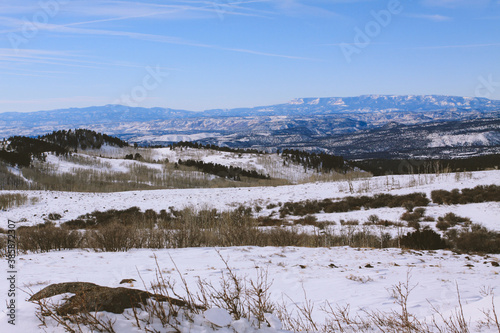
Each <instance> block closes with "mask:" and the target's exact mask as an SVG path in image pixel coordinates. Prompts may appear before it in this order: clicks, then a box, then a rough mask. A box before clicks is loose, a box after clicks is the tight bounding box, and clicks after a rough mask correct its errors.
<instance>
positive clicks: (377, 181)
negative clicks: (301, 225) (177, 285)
mask: <svg viewBox="0 0 500 333" xmlns="http://www.w3.org/2000/svg"><path fill="white" fill-rule="evenodd" d="M491 184H496V185H500V171H499V170H493V171H482V172H473V173H467V174H465V175H463V174H459V177H457V175H456V174H440V175H400V176H381V177H373V178H366V179H360V180H354V181H352V183H351V184H349V183H348V182H347V181H338V182H325V183H308V184H300V185H290V186H276V187H250V188H212V189H172V190H153V191H130V192H118V193H75V192H54V191H0V193H27V194H28V195H29V196H30V197H36V198H38V201H37V203H36V204H34V205H26V206H22V207H14V208H10V209H9V210H7V211H3V212H0V227H2V228H6V224H7V220H8V219H11V220H13V221H20V222H21V223H20V224H19V225H34V224H38V223H43V222H44V219H45V218H47V216H48V215H49V214H50V213H57V214H60V215H61V216H62V219H61V220H60V221H59V222H64V221H68V220H71V219H75V218H77V217H78V216H80V215H83V214H86V213H91V212H93V211H96V210H97V211H105V210H109V209H127V208H130V207H133V206H137V207H139V208H141V209H142V210H143V211H144V210H146V209H153V210H155V211H160V210H161V209H168V208H169V207H174V208H175V209H181V208H184V207H194V208H197V209H201V208H216V209H218V210H222V211H225V210H231V209H234V208H236V207H238V206H239V205H246V206H250V207H255V206H257V205H258V206H260V207H261V208H262V211H260V212H259V213H258V214H259V215H262V216H266V215H270V214H272V213H273V212H277V210H278V208H279V207H276V208H274V209H272V210H271V209H266V206H267V205H268V204H278V203H279V202H282V203H284V202H288V201H294V202H295V201H303V200H308V199H310V200H322V199H337V198H343V197H346V196H358V195H373V194H377V193H390V194H394V195H396V194H408V193H414V192H424V193H426V194H427V196H428V197H429V198H430V193H431V191H433V190H437V189H446V190H451V189H454V188H458V189H462V188H472V187H475V186H477V185H491ZM350 185H352V188H353V193H351V191H350V190H349V188H350ZM426 208H427V213H426V215H428V216H431V217H435V218H436V217H438V216H443V215H445V214H446V213H449V212H454V213H455V214H458V215H460V216H463V217H468V218H470V219H471V221H472V222H473V223H479V224H482V225H484V226H485V227H487V228H489V229H492V230H500V219H499V218H498V216H500V202H487V203H479V204H467V205H452V206H447V205H440V206H437V205H434V204H432V203H431V204H430V205H429V207H426ZM403 212H404V209H403V208H380V209H371V210H362V211H354V212H349V213H334V214H317V218H318V220H319V221H333V222H336V223H338V222H339V221H340V219H344V220H350V219H357V220H359V221H360V222H365V221H366V219H367V218H368V216H370V215H372V214H376V215H378V216H379V218H381V219H387V220H390V221H398V219H399V217H400V216H401V214H402V213H403ZM275 214H276V213H275Z"/></svg>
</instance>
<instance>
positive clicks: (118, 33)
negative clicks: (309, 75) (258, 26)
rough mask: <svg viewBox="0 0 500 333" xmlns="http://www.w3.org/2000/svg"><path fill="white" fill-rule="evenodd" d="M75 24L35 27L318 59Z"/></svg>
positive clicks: (260, 54) (293, 57) (254, 53)
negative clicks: (89, 27)
mask: <svg viewBox="0 0 500 333" xmlns="http://www.w3.org/2000/svg"><path fill="white" fill-rule="evenodd" d="M75 25H76V24H71V25H69V24H65V25H60V24H40V25H38V26H37V28H38V29H39V30H43V31H51V32H58V33H67V34H79V35H100V36H117V37H127V38H132V39H139V40H144V41H150V42H157V43H167V44H177V45H186V46H193V47H199V48H210V49H217V50H223V51H231V52H238V53H247V54H253V55H259V56H267V57H276V58H285V59H294V60H312V61H317V60H318V59H313V58H307V57H300V56H294V55H286V54H277V53H270V52H264V51H260V50H251V49H245V48H234V47H224V46H219V45H213V44H205V43H199V42H195V41H189V40H185V39H182V38H179V37H172V36H165V35H155V34H146V33H139V32H131V31H116V30H103V29H87V28H75V27H74V26H75Z"/></svg>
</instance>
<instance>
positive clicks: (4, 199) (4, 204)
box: [0, 193, 29, 210]
mask: <svg viewBox="0 0 500 333" xmlns="http://www.w3.org/2000/svg"><path fill="white" fill-rule="evenodd" d="M28 202H29V200H28V195H27V194H24V193H5V194H0V210H7V209H9V208H12V207H19V206H24V205H26V204H27V203H28Z"/></svg>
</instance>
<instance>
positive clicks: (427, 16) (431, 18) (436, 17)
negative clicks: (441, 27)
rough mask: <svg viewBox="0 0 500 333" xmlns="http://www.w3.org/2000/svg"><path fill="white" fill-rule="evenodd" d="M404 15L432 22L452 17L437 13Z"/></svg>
mask: <svg viewBox="0 0 500 333" xmlns="http://www.w3.org/2000/svg"><path fill="white" fill-rule="evenodd" d="M403 16H405V17H410V18H416V19H422V20H426V21H432V22H449V21H452V20H453V19H452V18H451V17H449V16H444V15H439V14H403Z"/></svg>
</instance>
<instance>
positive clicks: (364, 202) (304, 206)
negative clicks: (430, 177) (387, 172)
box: [280, 193, 430, 217]
mask: <svg viewBox="0 0 500 333" xmlns="http://www.w3.org/2000/svg"><path fill="white" fill-rule="evenodd" d="M429 203H430V200H429V199H428V198H427V196H426V194H425V193H412V194H407V195H391V194H376V195H374V196H372V197H369V196H358V197H346V198H344V199H342V200H338V201H333V200H331V199H324V200H321V201H319V200H306V201H300V202H286V203H284V204H283V206H282V207H281V208H280V216H281V217H285V216H287V215H294V216H305V215H308V214H318V213H322V212H324V213H344V212H350V211H356V210H361V209H363V208H364V209H375V208H382V207H390V208H394V207H406V206H408V205H410V204H411V205H412V207H418V206H427V205H428V204H429Z"/></svg>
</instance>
